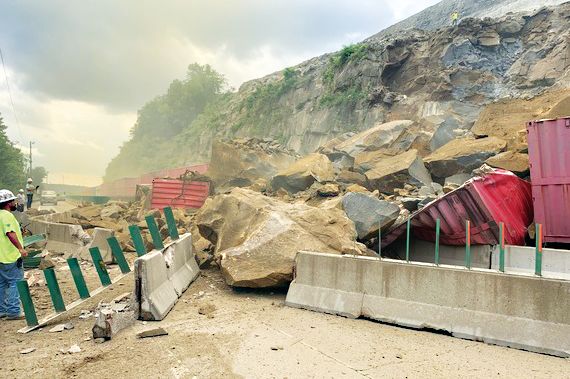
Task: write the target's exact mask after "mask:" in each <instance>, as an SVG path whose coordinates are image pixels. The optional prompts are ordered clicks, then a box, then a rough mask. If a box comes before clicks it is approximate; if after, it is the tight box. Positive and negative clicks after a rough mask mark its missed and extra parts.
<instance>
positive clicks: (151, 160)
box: [104, 63, 226, 181]
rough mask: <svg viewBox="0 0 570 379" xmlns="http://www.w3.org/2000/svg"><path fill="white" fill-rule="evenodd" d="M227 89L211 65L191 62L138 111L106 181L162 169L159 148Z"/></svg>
mask: <svg viewBox="0 0 570 379" xmlns="http://www.w3.org/2000/svg"><path fill="white" fill-rule="evenodd" d="M225 88H226V80H225V78H224V76H223V75H222V74H220V73H218V72H216V71H215V70H214V69H213V68H212V67H211V66H209V65H199V64H197V63H193V64H191V65H189V66H188V70H187V71H186V77H185V78H184V79H182V80H178V79H176V80H174V81H172V83H170V86H169V87H168V90H167V92H166V93H165V94H163V95H160V96H157V97H155V98H154V99H153V100H151V101H149V102H148V103H146V104H145V105H144V106H143V107H142V108H141V109H140V110H139V111H138V114H137V121H136V123H135V125H134V126H133V128H132V129H131V138H130V140H129V141H127V142H125V143H124V144H123V146H122V147H121V151H120V153H119V155H118V156H116V157H115V158H113V160H112V161H111V162H110V163H109V165H108V166H107V170H106V172H105V178H104V179H105V181H110V180H114V179H117V178H120V177H129V176H131V177H134V176H138V175H139V174H141V173H145V172H149V171H151V170H155V169H158V168H162V166H163V165H165V164H166V162H163V161H162V160H161V159H157V149H160V148H163V149H164V148H168V146H165V144H168V142H170V141H172V139H173V138H174V137H177V136H179V135H180V133H182V132H183V131H187V130H188V128H190V126H191V125H192V123H193V122H194V121H195V120H196V119H197V118H198V116H200V115H201V114H202V113H203V112H204V111H205V110H206V109H207V108H208V106H210V105H212V104H214V103H215V102H216V100H218V99H219V98H220V97H222V96H223V94H224V90H225Z"/></svg>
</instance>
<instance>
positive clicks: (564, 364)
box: [0, 266, 570, 378]
mask: <svg viewBox="0 0 570 379" xmlns="http://www.w3.org/2000/svg"><path fill="white" fill-rule="evenodd" d="M84 271H85V272H87V275H86V276H87V278H88V279H87V280H88V283H89V285H90V288H91V289H93V288H95V287H96V277H95V274H94V269H93V267H90V266H89V267H86V268H85V270H84ZM111 272H112V275H114V276H116V275H118V270H117V269H116V268H113V269H112V270H111ZM57 275H58V278H60V279H61V285H62V290H63V292H64V296H65V297H66V302H67V303H69V302H70V301H71V300H74V299H75V298H76V297H77V295H76V294H74V292H73V291H74V287H73V282H72V280H71V278H70V276H69V272H68V271H66V270H62V271H57ZM132 281H133V279H132V276H128V277H126V278H124V279H123V280H122V281H121V282H120V283H117V284H115V285H113V286H112V290H109V291H106V292H105V293H104V294H102V295H100V296H98V297H97V298H94V299H91V300H89V302H88V303H84V304H83V305H82V306H80V307H79V308H77V309H76V310H74V311H71V312H69V314H68V315H67V316H66V317H65V319H64V320H69V321H71V322H72V323H73V324H74V326H75V328H74V329H72V330H66V331H63V332H61V333H50V332H48V330H49V329H50V327H44V328H42V329H41V330H39V331H35V332H31V333H28V334H25V335H22V334H18V333H17V332H16V331H17V330H18V329H19V328H21V327H22V326H24V324H25V322H24V321H0V335H1V337H0V338H1V341H2V344H1V347H2V365H0V377H3V378H21V377H29V376H32V377H42V378H51V377H100V378H117V377H154V378H192V377H198V378H233V377H246V378H285V377H287V378H300V377H318V378H321V377H326V378H336V377H347V378H353V377H354V378H360V377H369V378H379V377H394V378H405V377H410V378H413V377H422V378H423V377H512V378H515V377H516V378H520V377H543V378H563V377H570V360H568V359H561V358H555V357H550V356H546V355H540V354H534V353H528V352H524V351H519V350H514V349H508V348H503V347H498V346H490V345H485V344H483V343H479V342H472V341H465V340H460V339H457V338H452V337H449V336H445V335H440V334H434V333H429V332H418V331H414V330H409V329H404V328H399V327H395V326H390V325H385V324H380V323H376V322H372V321H368V320H350V319H345V318H342V317H337V316H330V315H325V314H321V313H315V312H310V311H305V310H299V309H293V308H289V307H285V306H284V305H283V302H284V300H285V294H284V293H271V292H259V291H235V290H232V289H230V288H229V287H228V286H227V285H226V284H225V283H224V281H223V280H222V278H221V276H220V273H219V271H218V270H216V269H210V270H205V271H203V272H202V276H201V277H200V278H198V280H197V281H196V282H195V283H193V284H192V285H191V287H190V288H189V289H188V290H187V291H186V293H184V295H183V296H182V298H181V299H180V300H179V302H178V304H177V305H176V306H175V308H174V310H173V311H172V312H171V313H170V314H169V315H168V317H167V318H166V319H165V320H163V321H161V322H148V323H146V324H143V322H137V323H136V324H135V325H134V326H133V327H131V328H129V329H126V330H123V331H122V332H120V333H119V334H118V335H117V336H116V337H114V338H113V339H112V340H111V341H108V342H105V343H102V344H97V343H95V342H94V341H93V340H92V339H89V337H90V336H91V327H92V324H93V320H92V319H89V320H80V319H79V318H78V315H79V314H80V311H81V309H93V308H95V307H96V305H97V303H98V302H99V301H101V300H106V301H108V300H110V299H112V298H114V297H116V296H118V295H120V294H121V293H123V292H126V291H130V290H131V289H132ZM33 293H34V295H33V296H34V299H39V300H37V301H36V305H37V307H38V308H39V309H38V313H40V315H41V314H47V313H49V312H50V309H49V308H48V307H47V305H48V304H47V302H46V300H47V299H46V297H47V296H48V295H47V289H45V288H42V287H34V289H33ZM200 294H201V295H200ZM40 315H39V316H40ZM55 324H57V323H55ZM155 325H160V326H162V327H164V328H165V329H166V330H167V331H168V333H169V334H168V335H167V336H162V337H154V338H147V339H137V338H136V335H135V334H136V332H137V331H139V330H142V329H144V328H148V327H152V326H155ZM73 344H79V346H80V347H81V349H82V351H81V352H79V353H76V354H63V353H61V352H60V349H69V347H70V346H71V345H73ZM28 347H34V348H36V350H35V351H34V352H32V353H30V354H27V355H22V354H20V353H19V351H20V350H22V349H25V348H28Z"/></svg>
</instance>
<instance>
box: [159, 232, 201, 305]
mask: <svg viewBox="0 0 570 379" xmlns="http://www.w3.org/2000/svg"><path fill="white" fill-rule="evenodd" d="M163 255H164V259H165V261H166V265H167V267H168V271H167V272H168V279H169V280H170V281H171V282H172V284H173V285H174V289H175V290H176V293H177V294H178V296H182V294H183V293H184V291H186V289H187V288H188V287H189V286H190V283H192V282H193V281H194V280H195V279H196V278H197V277H198V275H200V268H199V267H198V264H197V263H196V259H195V258H194V254H193V252H192V235H191V234H190V233H186V234H184V235H182V236H180V238H179V239H177V240H176V241H174V242H172V243H171V244H169V245H167V246H166V248H165V249H164V250H163Z"/></svg>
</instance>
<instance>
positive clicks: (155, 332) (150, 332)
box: [137, 327, 168, 338]
mask: <svg viewBox="0 0 570 379" xmlns="http://www.w3.org/2000/svg"><path fill="white" fill-rule="evenodd" d="M166 335H168V332H167V331H166V330H164V329H163V328H161V327H157V328H152V329H146V330H143V331H140V332H138V333H137V337H138V338H147V337H158V336H166Z"/></svg>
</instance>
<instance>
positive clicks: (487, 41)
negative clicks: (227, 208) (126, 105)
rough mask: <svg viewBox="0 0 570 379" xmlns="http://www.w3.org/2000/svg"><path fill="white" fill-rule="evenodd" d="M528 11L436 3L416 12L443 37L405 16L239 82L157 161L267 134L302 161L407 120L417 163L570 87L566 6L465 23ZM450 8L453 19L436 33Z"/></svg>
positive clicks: (197, 156) (204, 154) (206, 153)
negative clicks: (513, 109)
mask: <svg viewBox="0 0 570 379" xmlns="http://www.w3.org/2000/svg"><path fill="white" fill-rule="evenodd" d="M558 2H559V1H550V2H548V3H558ZM532 3H534V2H531V1H526V0H519V1H514V0H504V1H490V0H478V1H461V0H455V1H444V2H442V3H440V4H438V5H436V6H434V7H436V8H435V10H434V9H432V8H434V7H432V8H429V9H428V10H426V11H424V12H422V13H420V14H418V15H416V16H414V17H416V18H417V19H418V20H419V21H418V24H417V25H419V27H424V28H426V29H432V27H440V28H439V29H436V30H418V29H414V30H402V29H403V28H404V27H405V26H406V25H407V24H409V23H411V22H412V21H413V19H414V18H412V19H410V20H408V21H405V22H403V23H400V24H399V25H400V26H399V27H398V28H396V29H394V28H389V29H388V31H398V33H396V34H394V33H392V34H390V33H388V32H382V33H379V34H378V35H375V36H373V37H371V38H369V39H367V40H365V41H363V42H362V43H360V44H356V45H352V46H347V47H345V48H343V49H342V50H341V51H339V52H336V53H332V54H327V55H323V56H320V57H316V58H313V59H311V60H309V61H306V62H303V63H301V64H299V65H298V66H295V67H291V68H287V69H285V70H283V71H280V72H277V73H274V74H271V75H268V76H266V77H264V78H261V79H257V80H253V81H250V82H246V83H244V84H243V85H242V86H241V88H240V89H239V91H237V92H235V93H232V94H230V95H228V96H225V97H224V98H223V100H221V103H220V104H218V106H217V108H216V109H217V111H216V112H210V113H206V114H204V115H202V116H201V117H200V118H199V120H198V121H197V122H194V123H193V124H192V125H190V126H189V128H188V129H187V130H185V131H184V132H183V133H181V134H180V135H179V136H177V137H176V138H175V141H176V144H177V145H178V146H177V151H184V154H180V158H176V156H174V157H173V156H172V151H173V150H172V149H171V148H169V149H157V154H161V153H160V150H166V151H164V154H168V155H169V157H168V159H166V160H165V161H168V164H169V165H182V164H188V163H192V162H205V161H209V158H210V152H211V146H212V141H213V140H215V139H222V138H235V137H257V138H268V137H269V138H273V139H275V140H277V141H278V142H279V143H280V144H281V145H283V146H285V147H287V148H289V149H292V150H295V151H297V152H298V153H300V154H302V155H305V154H307V153H310V152H313V151H315V150H316V149H317V148H318V147H319V146H321V145H323V144H324V143H326V142H327V141H328V140H331V139H333V138H335V137H337V136H340V135H342V134H344V133H346V132H360V131H362V130H365V129H368V128H371V127H373V126H375V125H377V124H379V123H383V122H388V121H392V120H411V121H413V122H414V124H413V125H412V126H410V127H409V128H407V129H406V132H407V133H409V134H411V135H413V136H414V138H415V142H414V144H415V145H414V146H413V148H414V149H416V150H417V151H418V152H419V154H420V155H421V156H422V157H425V156H427V155H429V154H430V153H432V152H434V151H436V150H437V149H438V148H440V147H442V146H443V145H445V144H446V143H448V142H449V141H451V140H454V139H457V138H470V137H472V136H473V133H472V130H471V129H472V128H473V126H474V124H475V123H476V122H477V121H478V119H479V116H480V114H481V112H482V111H484V109H485V107H486V106H487V105H490V104H493V103H495V102H497V101H503V102H504V101H513V99H514V100H518V101H522V102H524V101H527V100H528V99H532V98H534V97H536V96H538V95H540V94H542V93H544V92H548V91H551V90H560V91H564V90H565V89H568V88H570V28H568V26H569V25H570V3H565V4H562V5H559V6H556V7H551V8H541V9H540V10H538V11H533V12H531V13H528V12H527V13H509V14H507V15H506V16H502V17H499V18H484V19H480V18H469V17H464V16H465V15H469V14H473V15H476V16H482V15H484V12H483V10H486V11H488V12H489V13H488V14H493V15H495V14H499V13H500V12H502V11H505V10H511V9H515V10H516V9H520V8H522V9H527V8H533V6H531V5H532ZM523 5H527V7H526V8H525V7H524V6H523ZM455 6H458V7H459V8H458V9H459V11H460V12H461V13H462V19H461V22H460V23H459V25H458V26H457V27H451V26H442V25H445V24H446V23H448V22H449V15H448V14H449V13H450V11H451V10H452V9H454V7H455ZM534 7H536V6H534ZM440 8H441V9H440ZM436 11H437V12H436ZM426 12H427V13H426ZM440 13H442V14H443V13H445V16H443V15H441V19H442V20H445V22H444V21H441V23H440V24H438V22H435V21H433V20H434V19H435V18H437V17H440ZM396 26H398V24H397V25H396ZM428 26H429V27H428ZM564 93H565V95H564V96H568V92H564ZM562 100H563V98H561V101H562ZM567 103H568V101H567V100H566V104H567ZM556 105H557V104H552V107H556ZM566 108H568V106H567V105H566ZM546 111H547V110H546ZM523 127H524V125H522V124H521V125H518V126H515V127H513V126H510V128H511V130H513V129H514V130H518V129H522V128H523ZM477 129H478V133H476V135H477V136H485V135H491V134H492V133H485V132H484V131H485V130H486V128H485V125H478V126H477ZM500 136H501V138H502V139H504V140H505V141H506V142H507V143H508V144H509V146H510V145H511V144H514V143H515V140H516V138H517V135H516V133H502V134H501V135H500ZM157 159H160V157H157Z"/></svg>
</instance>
